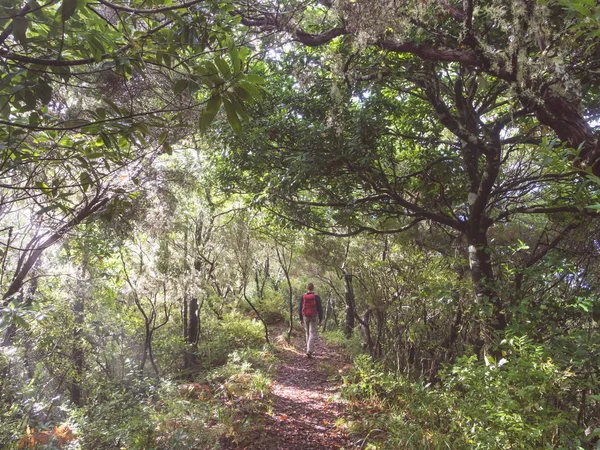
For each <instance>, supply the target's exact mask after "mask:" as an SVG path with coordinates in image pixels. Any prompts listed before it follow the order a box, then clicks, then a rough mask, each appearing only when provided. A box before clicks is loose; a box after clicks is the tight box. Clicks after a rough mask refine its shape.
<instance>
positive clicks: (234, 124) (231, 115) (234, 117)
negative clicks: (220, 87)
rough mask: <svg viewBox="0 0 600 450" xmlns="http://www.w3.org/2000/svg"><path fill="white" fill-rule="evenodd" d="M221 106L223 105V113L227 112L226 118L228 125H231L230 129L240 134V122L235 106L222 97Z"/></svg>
mask: <svg viewBox="0 0 600 450" xmlns="http://www.w3.org/2000/svg"><path fill="white" fill-rule="evenodd" d="M223 106H225V113H226V114H227V120H228V121H229V125H231V129H232V130H233V131H234V132H235V134H237V135H238V136H241V134H242V122H241V121H240V118H239V117H238V114H237V111H236V108H235V106H234V105H233V104H232V103H231V102H230V101H229V100H228V99H223Z"/></svg>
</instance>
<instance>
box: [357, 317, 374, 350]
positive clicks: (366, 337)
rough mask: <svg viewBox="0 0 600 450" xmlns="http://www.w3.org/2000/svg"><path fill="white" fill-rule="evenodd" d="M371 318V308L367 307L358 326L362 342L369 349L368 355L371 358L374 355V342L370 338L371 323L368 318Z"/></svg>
mask: <svg viewBox="0 0 600 450" xmlns="http://www.w3.org/2000/svg"><path fill="white" fill-rule="evenodd" d="M370 318H371V310H370V309H367V310H366V311H365V312H364V314H363V315H362V318H361V320H360V328H361V332H362V338H363V343H364V345H365V346H366V347H367V350H368V351H369V356H371V358H373V357H374V356H375V344H374V343H373V339H372V338H371V325H370V323H369V320H370Z"/></svg>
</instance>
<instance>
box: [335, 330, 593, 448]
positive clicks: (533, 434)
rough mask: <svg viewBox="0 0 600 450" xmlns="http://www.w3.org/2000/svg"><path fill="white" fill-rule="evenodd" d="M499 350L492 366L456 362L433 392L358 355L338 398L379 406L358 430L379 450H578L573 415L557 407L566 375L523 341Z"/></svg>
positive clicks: (578, 436) (567, 382)
mask: <svg viewBox="0 0 600 450" xmlns="http://www.w3.org/2000/svg"><path fill="white" fill-rule="evenodd" d="M505 347H506V349H505V353H506V355H507V356H506V357H505V358H502V359H501V360H499V361H494V360H493V359H492V358H486V360H485V361H480V360H478V359H477V357H475V356H463V357H461V358H459V359H458V360H457V361H456V362H455V363H454V364H453V365H451V366H448V367H446V368H445V369H444V370H442V371H441V373H440V377H441V383H440V385H439V386H435V387H434V386H430V385H428V384H423V383H420V382H413V381H410V380H407V379H406V378H404V377H402V376H396V375H395V374H391V373H389V372H387V371H385V370H384V369H383V368H382V366H381V365H378V364H374V363H373V362H371V360H370V359H369V358H367V357H364V356H363V357H359V358H358V359H357V360H356V368H355V371H354V372H353V373H352V374H351V375H350V376H348V377H346V384H345V386H344V388H343V395H345V396H346V397H347V398H350V399H353V400H368V401H369V402H370V403H371V405H375V406H377V407H378V408H379V409H377V410H376V412H374V413H373V414H369V415H364V416H363V418H364V419H365V420H364V421H363V425H362V426H363V430H362V432H363V434H364V433H367V432H369V433H370V436H369V439H370V440H374V441H376V442H378V443H380V444H378V445H380V447H379V448H384V449H387V448H389V449H392V448H393V449H395V448H403V447H404V448H431V449H435V448H461V449H462V448H465V449H467V448H468V449H524V450H525V449H534V448H535V449H541V448H565V449H566V448H581V447H580V446H582V445H583V443H582V441H583V438H584V435H583V431H582V430H581V429H579V428H578V426H577V423H576V414H570V413H568V411H565V408H564V405H563V404H562V399H563V397H564V395H565V394H566V392H567V391H568V390H569V389H570V388H571V387H572V385H571V384H572V380H571V378H572V375H573V374H572V373H571V372H570V371H569V370H568V368H559V367H557V366H556V365H555V364H554V363H553V361H552V360H551V359H550V358H549V357H548V356H547V355H546V354H545V352H544V349H543V347H541V346H539V345H535V344H533V343H531V341H529V340H528V339H527V338H519V339H517V338H514V339H512V340H510V341H508V342H506V343H505ZM375 430H376V432H375ZM447 446H449V447H447Z"/></svg>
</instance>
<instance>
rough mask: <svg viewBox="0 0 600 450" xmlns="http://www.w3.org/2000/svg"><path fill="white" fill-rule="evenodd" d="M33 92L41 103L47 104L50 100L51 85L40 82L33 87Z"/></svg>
mask: <svg viewBox="0 0 600 450" xmlns="http://www.w3.org/2000/svg"><path fill="white" fill-rule="evenodd" d="M35 93H36V95H37V96H38V98H39V99H40V102H42V105H47V104H48V103H50V100H52V86H50V85H49V84H48V83H40V84H38V85H37V86H36V88H35Z"/></svg>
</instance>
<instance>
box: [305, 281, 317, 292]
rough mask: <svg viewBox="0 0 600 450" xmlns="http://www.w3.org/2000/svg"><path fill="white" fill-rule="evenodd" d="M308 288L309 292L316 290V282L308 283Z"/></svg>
mask: <svg viewBox="0 0 600 450" xmlns="http://www.w3.org/2000/svg"><path fill="white" fill-rule="evenodd" d="M306 290H307V291H308V292H312V291H314V290H315V285H314V284H312V283H308V284H307V285H306Z"/></svg>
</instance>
